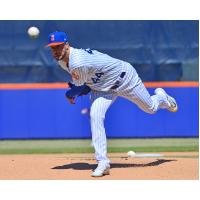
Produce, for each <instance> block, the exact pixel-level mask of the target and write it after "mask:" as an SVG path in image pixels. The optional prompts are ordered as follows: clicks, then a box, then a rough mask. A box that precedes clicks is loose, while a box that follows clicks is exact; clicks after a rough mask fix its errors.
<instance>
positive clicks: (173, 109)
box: [155, 88, 178, 112]
mask: <svg viewBox="0 0 200 200" xmlns="http://www.w3.org/2000/svg"><path fill="white" fill-rule="evenodd" d="M155 94H160V95H162V96H165V98H166V99H167V101H168V103H169V108H168V110H169V111H170V112H177V110H178V105H177V103H176V100H175V99H174V98H173V97H171V96H169V95H168V94H167V93H166V92H165V90H163V89H162V88H157V89H156V90H155Z"/></svg>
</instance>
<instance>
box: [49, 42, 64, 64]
mask: <svg viewBox="0 0 200 200" xmlns="http://www.w3.org/2000/svg"><path fill="white" fill-rule="evenodd" d="M66 51H67V49H66V44H65V43H63V44H60V45H56V46H51V53H52V56H53V57H54V58H55V59H56V60H57V61H58V60H62V59H63V58H64V57H65V55H66Z"/></svg>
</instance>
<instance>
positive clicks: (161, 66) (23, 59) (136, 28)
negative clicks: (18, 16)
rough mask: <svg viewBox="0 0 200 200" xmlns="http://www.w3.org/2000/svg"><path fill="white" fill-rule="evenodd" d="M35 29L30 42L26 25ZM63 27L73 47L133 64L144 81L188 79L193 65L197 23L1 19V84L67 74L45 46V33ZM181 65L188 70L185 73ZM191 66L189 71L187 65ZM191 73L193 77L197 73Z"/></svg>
mask: <svg viewBox="0 0 200 200" xmlns="http://www.w3.org/2000/svg"><path fill="white" fill-rule="evenodd" d="M33 25H34V26H37V27H39V29H40V37H39V38H38V39H36V40H31V39H30V38H29V37H28V34H27V29H28V27H30V26H33ZM56 30H59V31H65V32H67V33H68V35H69V42H70V44H71V45H72V46H74V47H77V48H88V47H89V48H93V49H97V50H99V51H102V52H104V53H108V54H109V55H111V56H113V57H116V58H119V59H122V60H126V61H128V62H130V63H131V64H133V65H134V67H135V68H136V69H137V71H138V73H139V75H140V77H141V78H142V80H143V81H180V80H185V79H186V78H187V80H191V79H192V80H193V81H194V78H193V77H192V76H188V74H191V73H193V74H194V76H195V75H196V76H198V75H197V74H198V73H195V70H196V68H195V69H194V68H193V66H190V65H191V64H193V63H196V66H197V68H198V55H199V51H198V49H199V22H198V21H197V20H196V21H190V20H188V21H185V20H180V21H177V20H169V21H151V20H146V21H145V20H144V21H141V20H135V21H134V20H133V21H131V20H128V21H123V20H122V21H120V20H118V21H117V20H116V21H110V20H108V21H107V20H105V21H102V20H99V21H95V20H91V21H87V20H82V21H76V20H75V21H73V20H71V21H70V20H68V21H62V20H60V21H48V20H46V21H44V20H41V21H30V20H26V21H19V20H17V21H0V82H4V83H6V82H7V83H10V82H12V83H18V82H29V83H30V82H56V81H57V82H62V81H66V80H68V79H70V78H69V76H68V75H67V73H66V72H64V71H63V70H61V69H60V68H59V67H58V65H57V63H56V62H55V61H54V60H53V58H52V57H51V55H50V49H49V48H45V45H46V44H47V36H48V34H49V33H50V32H53V31H56ZM184 66H186V69H187V72H186V73H184ZM188 66H190V69H191V70H189V69H188ZM196 76H195V77H196Z"/></svg>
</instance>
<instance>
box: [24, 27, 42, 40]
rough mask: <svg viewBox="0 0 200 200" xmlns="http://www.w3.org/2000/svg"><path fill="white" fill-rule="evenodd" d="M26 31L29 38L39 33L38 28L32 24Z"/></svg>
mask: <svg viewBox="0 0 200 200" xmlns="http://www.w3.org/2000/svg"><path fill="white" fill-rule="evenodd" d="M27 33H28V35H29V36H30V37H31V38H37V37H38V36H39V34H40V30H39V29H38V28H37V27H35V26H32V27H30V28H29V29H28V31H27Z"/></svg>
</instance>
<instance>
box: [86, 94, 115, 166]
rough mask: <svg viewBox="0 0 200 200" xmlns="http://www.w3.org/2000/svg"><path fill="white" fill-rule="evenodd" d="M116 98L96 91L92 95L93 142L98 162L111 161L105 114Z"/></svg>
mask: <svg viewBox="0 0 200 200" xmlns="http://www.w3.org/2000/svg"><path fill="white" fill-rule="evenodd" d="M115 99H116V97H115V96H113V95H103V94H98V93H96V94H95V95H94V94H93V96H92V105H91V109H90V120H91V122H90V123H91V131H92V143H93V146H94V149H95V157H96V160H97V161H98V162H105V163H109V159H108V158H107V141H106V133H105V128H104V119H105V114H106V111H107V110H108V108H109V107H110V105H111V104H112V103H113V102H114V100H115Z"/></svg>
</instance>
